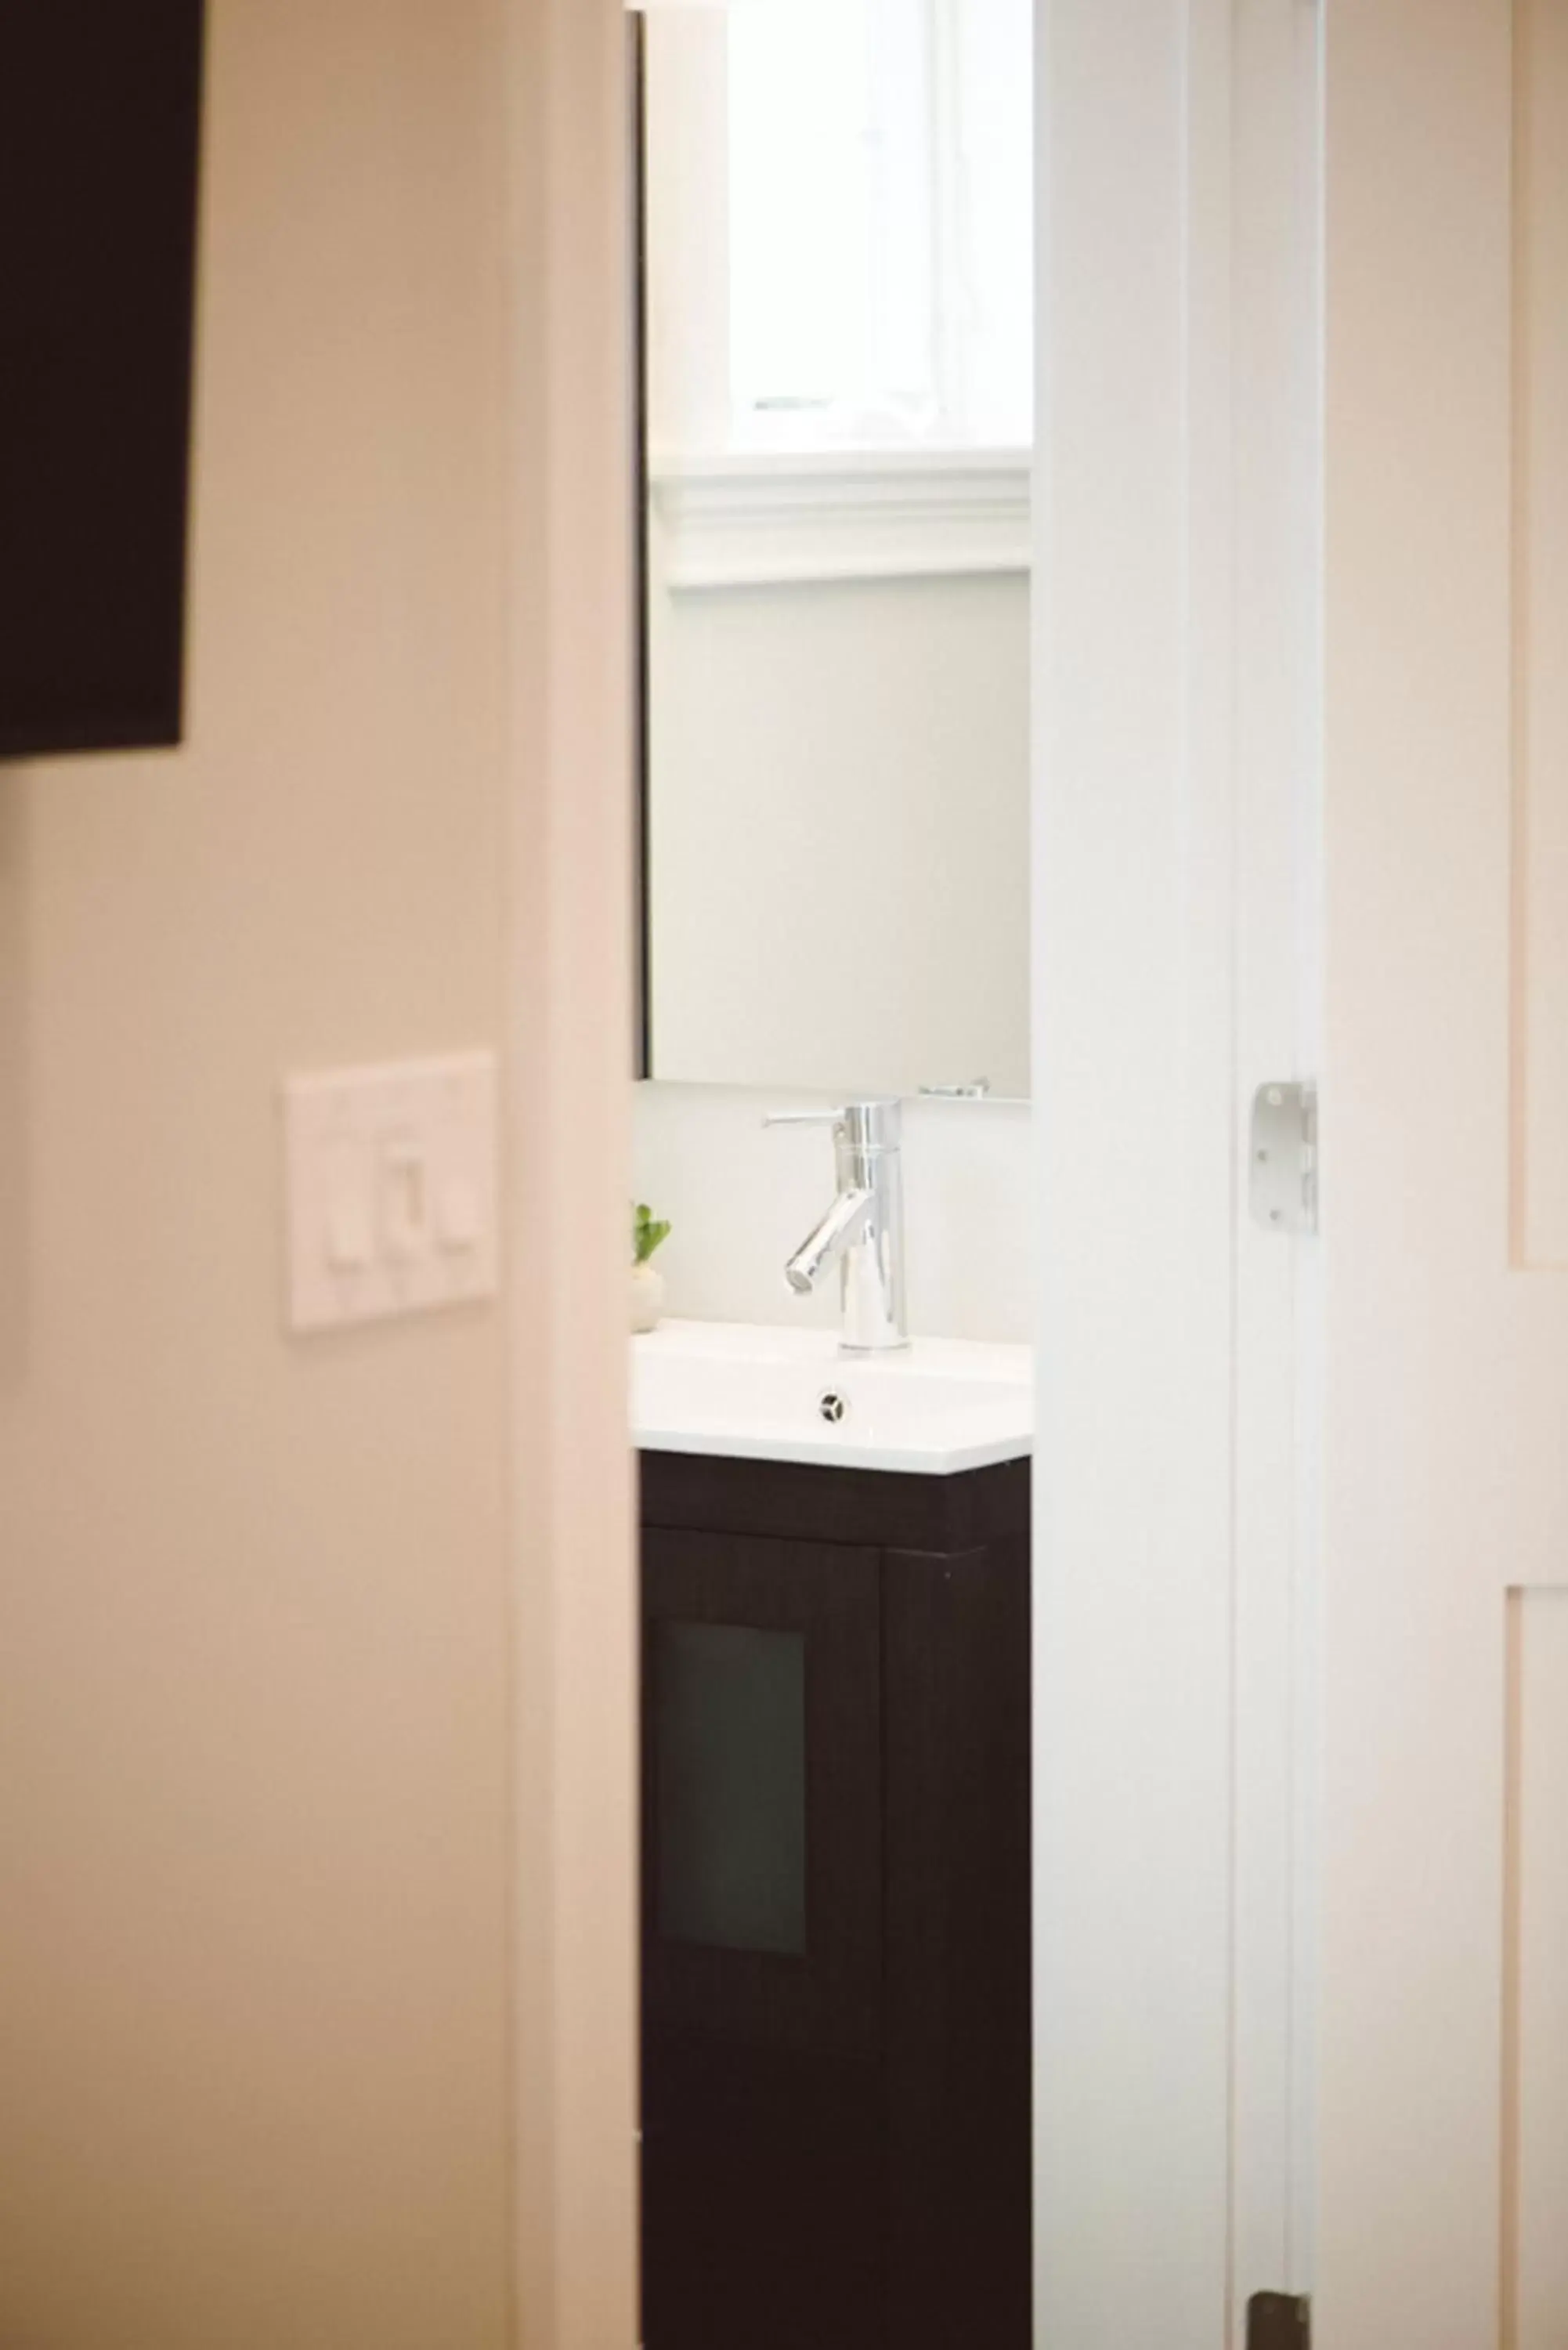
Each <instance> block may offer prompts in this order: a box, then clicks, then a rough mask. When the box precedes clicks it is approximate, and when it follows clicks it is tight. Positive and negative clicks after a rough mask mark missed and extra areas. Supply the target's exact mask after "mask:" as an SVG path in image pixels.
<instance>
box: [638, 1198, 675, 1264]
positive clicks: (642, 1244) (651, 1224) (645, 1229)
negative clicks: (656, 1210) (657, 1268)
mask: <svg viewBox="0 0 1568 2350" xmlns="http://www.w3.org/2000/svg"><path fill="white" fill-rule="evenodd" d="M669 1238H670V1226H669V1224H668V1223H661V1222H658V1221H657V1220H656V1219H655V1217H654V1214H653V1211H652V1210H651V1209H650V1208H646V1207H636V1206H634V1207H633V1209H632V1211H631V1261H632V1263H633V1264H634V1265H638V1264H646V1263H648V1261H649V1257H650V1256H652V1255H653V1254H654V1253H655V1251H656V1250H658V1249H661V1248H662V1247H663V1246H664V1243H665V1242H666V1241H667V1240H668V1239H669Z"/></svg>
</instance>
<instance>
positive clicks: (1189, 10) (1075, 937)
mask: <svg viewBox="0 0 1568 2350" xmlns="http://www.w3.org/2000/svg"><path fill="white" fill-rule="evenodd" d="M1037 25H1038V28H1039V40H1038V71H1039V104H1038V109H1037V120H1038V121H1039V123H1040V125H1041V130H1042V135H1041V138H1040V140H1039V142H1038V144H1039V173H1040V178H1039V192H1038V193H1039V202H1038V222H1039V247H1038V253H1037V262H1036V266H1037V274H1038V284H1039V287H1040V300H1039V321H1038V324H1039V338H1040V367H1039V379H1040V384H1041V414H1040V425H1039V431H1038V434H1037V448H1036V519H1035V528H1036V559H1035V575H1034V577H1035V631H1036V634H1035V646H1034V664H1035V678H1036V713H1037V715H1036V726H1037V732H1036V781H1035V795H1034V817H1035V824H1034V837H1035V879H1034V986H1035V999H1034V1001H1035V1016H1034V1034H1035V1099H1036V1104H1037V1113H1036V1114H1037V1120H1038V1127H1039V1143H1038V1151H1037V1169H1036V1182H1037V1198H1038V1201H1039V1211H1040V1212H1039V1220H1038V1230H1039V1232H1040V1235H1041V1245H1040V1264H1039V1284H1038V1296H1039V1306H1038V1324H1037V1327H1038V1329H1039V1331H1040V1333H1041V1345H1040V1398H1041V1421H1040V1436H1039V1441H1038V1446H1037V1453H1036V1471H1037V1495H1036V1512H1035V1520H1036V1528H1037V1536H1036V1565H1035V1669H1034V1688H1035V1754H1036V1761H1035V1819H1036V1830H1035V1835H1036V1850H1035V1884H1036V2022H1035V2033H1036V2181H1035V2192H1036V2249H1037V2293H1036V2310H1037V2317H1036V2337H1037V2339H1038V2340H1040V2341H1042V2342H1050V2341H1054V2342H1062V2343H1071V2344H1072V2345H1073V2350H1099V2345H1105V2350H1112V2345H1116V2350H1121V2345H1125V2344H1126V2343H1127V2342H1129V2341H1134V2340H1142V2339H1158V2340H1160V2341H1162V2342H1168V2343H1170V2344H1172V2345H1181V2350H1218V2345H1220V2344H1223V2343H1226V2342H1228V2341H1239V2340H1241V2338H1242V2335H1243V2333H1244V2313H1245V2306H1246V2303H1247V2302H1248V2300H1249V2298H1250V2297H1251V2294H1253V2293H1258V2292H1263V2291H1273V2292H1290V2293H1300V2292H1305V2291H1307V2290H1309V2288H1310V2284H1311V2281H1312V2259H1313V2210H1312V2204H1313V2192H1312V2180H1313V2161H1314V2140H1313V2113H1312V2076H1313V2063H1314V2056H1313V2048H1312V2041H1311V2018H1312V2011H1313V1998H1312V1989H1313V1970H1312V1955H1311V1954H1312V1950H1313V1948H1314V1938H1315V1925H1314V1879H1313V1868H1312V1851H1313V1817H1314V1786H1315V1772H1314V1748H1313V1735H1312V1721H1313V1716H1314V1654H1315V1637H1314V1605H1315V1590H1316V1557H1317V1535H1316V1516H1317V1501H1316V1494H1317V1483H1318V1480H1317V1471H1316V1461H1317V1456H1318V1449H1319V1441H1320V1439H1319V1428H1318V1420H1319V1413H1318V1409H1317V1404H1318V1397H1317V1386H1316V1380H1315V1377H1314V1362H1315V1359H1316V1349H1317V1347H1318V1343H1319V1342H1318V1336H1317V1332H1318V1328H1319V1323H1320V1307H1319V1303H1318V1268H1317V1264H1316V1260H1315V1249H1314V1243H1312V1242H1311V1241H1310V1240H1304V1239H1303V1240H1295V1241H1292V1240H1284V1239H1281V1238H1279V1237H1278V1236H1275V1235H1272V1234H1267V1235H1266V1234H1263V1233H1262V1232H1257V1231H1254V1230H1253V1229H1252V1227H1251V1224H1250V1222H1249V1221H1248V1216H1247V1207H1246V1174H1247V1165H1248V1155H1249V1154H1248V1141H1247V1114H1248V1108H1249V1105H1250V1101H1251V1094H1252V1092H1253V1090H1254V1088H1255V1087H1257V1086H1259V1085H1261V1084H1263V1083H1264V1082H1266V1081H1268V1080H1271V1079H1277V1078H1290V1077H1296V1076H1302V1077H1310V1076H1312V1075H1313V1074H1314V1068H1315V1062H1316V1047H1317V1013H1316V994H1317V988H1316V975H1315V974H1316V951H1315V940H1316V936H1317V931H1318V921H1317V902H1316V901H1317V870H1318V863H1319V858H1318V851H1317V801H1318V768H1319V764H1320V763H1319V759H1318V753H1317V742H1316V716H1315V713H1316V711H1317V708H1318V701H1319V696H1318V676H1319V653H1318V640H1319V623H1318V618H1317V608H1316V607H1317V584H1316V583H1317V578H1318V574H1319V562H1318V538H1319V523H1318V510H1319V489H1318V471H1319V461H1318V442H1319V437H1320V436H1319V423H1318V408H1319V392H1318V374H1319V368H1318V339H1319V323H1318V297H1317V286H1318V274H1319V261H1318V244H1319V233H1318V227H1317V214H1318V198H1317V192H1318V143H1319V142H1318V130H1317V116H1318V89H1319V85H1320V61H1319V57H1318V48H1319V27H1318V23H1317V12H1316V10H1315V9H1314V7H1313V6H1312V5H1310V0H1234V5H1232V0H1038V9H1037Z"/></svg>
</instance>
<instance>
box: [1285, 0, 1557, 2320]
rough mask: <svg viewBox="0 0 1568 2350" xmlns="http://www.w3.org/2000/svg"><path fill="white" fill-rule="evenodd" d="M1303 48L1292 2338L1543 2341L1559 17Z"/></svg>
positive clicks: (1549, 2096) (1402, 13)
mask: <svg viewBox="0 0 1568 2350" xmlns="http://www.w3.org/2000/svg"><path fill="white" fill-rule="evenodd" d="M1326 57H1327V62H1326V81H1325V95H1326V138H1325V179H1326V188H1327V243H1326V254H1325V287H1326V314H1325V319H1326V337H1327V346H1326V360H1327V367H1326V421H1325V478H1326V498H1327V507H1326V537H1325V616H1324V617H1325V685H1326V699H1325V746H1324V747H1325V773H1324V789H1325V803H1324V843H1325V877H1326V906H1325V932H1324V941H1325V949H1324V973H1325V1025H1326V1034H1325V1056H1324V1072H1323V1077H1324V1094H1323V1139H1324V1246H1325V1273H1326V1284H1327V1293H1326V1390H1325V1392H1326V1442H1325V1460H1326V1511H1325V1544H1324V1578H1325V1598H1324V1691H1325V1711H1324V1856H1323V1859H1324V1877H1323V1890H1324V1936H1323V2007H1322V2035H1323V2069H1322V2108H1321V2130H1322V2191H1323V2203H1322V2245H1321V2272H1320V2278H1319V2294H1318V2339H1319V2340H1320V2342H1322V2343H1324V2344H1326V2345H1328V2350H1362V2345H1366V2350H1374V2345H1379V2350H1380V2345H1385V2344H1387V2343H1389V2342H1399V2343H1409V2344H1412V2345H1414V2344H1417V2343H1418V2344H1420V2345H1422V2350H1490V2345H1501V2350H1561V2345H1562V2344H1563V2342H1565V2341H1568V2262H1565V2261H1564V2256H1563V2251H1562V2244H1563V2240H1564V2236H1565V2234H1568V2229H1565V2225H1564V2217H1563V2215H1564V2209H1565V2197H1568V2168H1565V2163H1568V2158H1565V2154H1564V2148H1568V2002H1565V2001H1564V1998H1563V1994H1562V1993H1561V1991H1559V1989H1558V1982H1559V1979H1560V1978H1561V1979H1563V1980H1565V1981H1568V1870H1565V1860H1568V1739H1565V1738H1564V1735H1563V1731H1562V1728H1561V1724H1562V1723H1563V1721H1564V1720H1568V1278H1565V1277H1564V1273H1563V1270H1562V1268H1563V1266H1564V1265H1565V1264H1568V665H1565V657H1568V633H1565V632H1568V8H1565V7H1564V5H1563V0H1518V5H1517V6H1516V5H1511V0H1339V5H1334V0H1331V5H1330V8H1329V15H1328V32H1327V52H1326ZM1516 130H1517V131H1518V133H1519V136H1518V137H1517V138H1516V135H1515V134H1516Z"/></svg>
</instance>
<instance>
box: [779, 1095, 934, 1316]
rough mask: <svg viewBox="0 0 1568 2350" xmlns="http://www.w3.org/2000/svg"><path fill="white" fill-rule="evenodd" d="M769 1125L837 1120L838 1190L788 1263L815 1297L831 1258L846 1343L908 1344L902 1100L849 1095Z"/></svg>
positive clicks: (796, 1283) (788, 1275) (790, 1279)
mask: <svg viewBox="0 0 1568 2350" xmlns="http://www.w3.org/2000/svg"><path fill="white" fill-rule="evenodd" d="M765 1123H766V1124H767V1125H769V1126H830V1127H831V1128H833V1155H834V1161H835V1165H836V1170H837V1175H838V1197H837V1198H836V1200H835V1201H834V1202H833V1205H832V1207H831V1208H829V1210H828V1211H827V1213H826V1216H824V1218H823V1219H822V1222H820V1223H819V1224H818V1225H817V1227H816V1229H815V1232H813V1233H812V1234H811V1236H810V1238H809V1239H807V1240H805V1241H803V1242H802V1243H801V1244H800V1246H799V1248H797V1249H796V1251H795V1253H794V1255H793V1256H792V1257H791V1258H790V1260H789V1263H787V1264H786V1265H785V1267H784V1280H785V1281H786V1282H787V1284H789V1286H790V1288H791V1289H793V1290H794V1294H795V1295H796V1296H797V1297H809V1296H810V1295H811V1293H812V1291H813V1290H814V1289H815V1287H816V1285H817V1284H818V1283H819V1282H820V1281H821V1279H822V1277H823V1274H825V1273H826V1271H827V1268H828V1266H829V1265H830V1264H836V1265H837V1267H838V1276H839V1288H840V1294H841V1295H842V1299H843V1308H844V1312H843V1324H842V1331H841V1336H840V1338H839V1345H840V1347H842V1349H843V1351H844V1353H845V1354H846V1355H877V1354H882V1353H884V1352H886V1351H887V1349H888V1348H889V1347H907V1346H908V1345H909V1322H908V1319H907V1316H906V1314H905V1307H904V1178H903V1158H902V1153H901V1151H900V1149H899V1144H900V1142H901V1140H902V1128H901V1123H900V1105H899V1104H898V1102H897V1101H892V1100H877V1101H858V1102H849V1103H847V1104H846V1107H844V1108H843V1109H830V1110H783V1111H781V1112H779V1113H778V1115H777V1116H775V1117H774V1118H768V1119H767V1120H766V1121H765Z"/></svg>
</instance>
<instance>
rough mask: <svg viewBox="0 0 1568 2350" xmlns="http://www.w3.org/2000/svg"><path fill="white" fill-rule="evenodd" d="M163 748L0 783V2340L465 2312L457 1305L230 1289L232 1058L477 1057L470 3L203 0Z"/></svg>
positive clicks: (489, 2335) (483, 1434)
mask: <svg viewBox="0 0 1568 2350" xmlns="http://www.w3.org/2000/svg"><path fill="white" fill-rule="evenodd" d="M210 15H211V22H212V56H211V63H210V93H211V107H210V116H209V132H208V145H207V172H206V190H205V195H206V219H205V245H204V259H205V269H204V277H203V307H202V339H201V382H200V413H199V448H198V502H197V533H196V547H195V607H194V626H193V634H192V652H193V675H192V704H191V736H190V743H189V745H188V747H187V748H186V749H185V750H184V751H183V752H182V753H180V754H175V755H171V756H165V757H156V758H138V759H123V760H122V759H113V760H98V761H81V762H74V763H69V764H52V765H48V766H40V767H37V768H35V769H32V770H27V769H19V770H10V771H5V772H4V773H0V2345H4V2350H253V2345H254V2350H358V2345H366V2350H372V2345H373V2350H396V2345H407V2350H489V2345H499V2344H500V2343H501V2342H502V2341H503V2340H504V2337H505V2332H506V2303H507V2297H508V2289H509V2288H508V2256H509V2254H508V2240H509V2233H510V2230H509V2213H508V2194H509V2181H508V2152H507V2147H508V2135H509V2110H508V2109H509V2102H510V2095H511V2087H512V2084H511V2081H510V2079H509V2075H508V2070H507V2066H508V1981H507V1963H508V1960H507V1940H508V1932H509V1919H508V1876H509V1863H508V1847H507V1838H508V1834H509V1824H508V1794H507V1776H508V1769H509V1747H508V1740H509V1725H508V1707H507V1640H508V1606H507V1596H508V1595H507V1583H506V1571H505V1565H506V1562H505V1505H506V1461H505V1457H504V1440H503V1439H504V1423H503V1396H504V1347H503V1327H502V1316H501V1315H499V1314H498V1313H496V1312H488V1313H484V1312H482V1313H476V1314H472V1315H456V1316H452V1317H451V1318H447V1319H444V1320H433V1321H431V1322H428V1323H425V1324H422V1325H417V1326H407V1327H400V1328H395V1327H394V1328H388V1329H386V1330H384V1331H381V1332H379V1333H375V1334H372V1335H365V1336H353V1337H347V1338H345V1339H343V1340H341V1341H339V1342H328V1343H326V1344H320V1343H317V1344H315V1345H313V1346H310V1347H299V1346H296V1345H293V1344H291V1343H290V1342H289V1341H287V1340H286V1337H285V1336H284V1335H283V1333H282V1330H281V1327H280V1319H279V1294H280V1265H279V1216H278V1201H277V1193H276V1171H275V1170H276V1149H275V1126H274V1118H275V1110H274V1089H275V1083H276V1080H277V1077H278V1076H279V1074H280V1072H281V1071H283V1070H285V1069H286V1068H288V1067H291V1066H312V1065H318V1064H330V1063H333V1062H336V1061H338V1060H340V1059H347V1058H355V1059H358V1058H374V1057H377V1056H380V1055H400V1054H403V1053H405V1052H423V1051H428V1050H431V1049H432V1048H441V1047H446V1046H460V1045H473V1044H484V1043H493V1042H495V1041H496V1040H497V1039H498V1037H499V1035H500V1033H501V1012H502V994H503V968H504V928H503V905H502V895H501V885H500V878H499V877H500V873H501V868H502V859H503V851H504V838H505V826H504V816H505V810H504V804H503V803H504V719H505V710H504V691H505V685H506V680H505V675H504V660H503V650H504V649H503V636H502V629H503V599H502V578H503V558H504V536H503V534H504V513H503V504H504V501H503V499H502V497H501V495H500V494H499V488H500V477H501V473H502V441H501V433H502V424H503V419H502V414H501V383H502V366H503V360H504V343H503V330H504V318H503V315H502V304H503V287H504V279H503V274H502V266H501V259H502V247H501V239H502V235H503V233H504V200H503V190H502V183H501V167H502V155H501V151H500V125H501V89H500V55H499V51H500V42H501V20H500V9H499V7H498V6H497V5H494V0H214V5H213V6H212V8H211V11H210Z"/></svg>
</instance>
